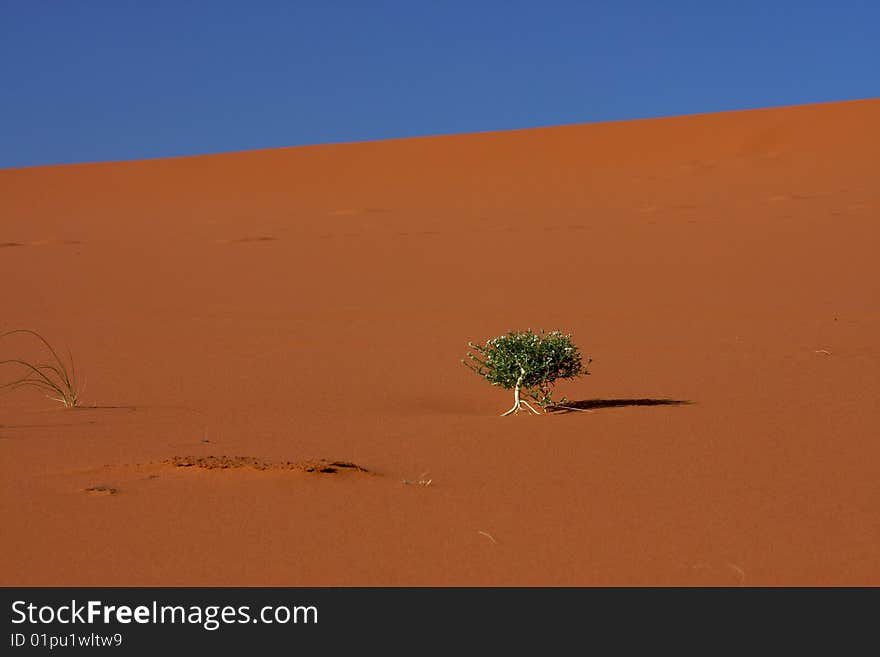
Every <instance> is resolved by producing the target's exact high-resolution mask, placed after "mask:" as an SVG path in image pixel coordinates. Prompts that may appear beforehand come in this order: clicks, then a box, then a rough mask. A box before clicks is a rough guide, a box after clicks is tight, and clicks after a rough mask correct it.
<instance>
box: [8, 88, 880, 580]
mask: <svg viewBox="0 0 880 657" xmlns="http://www.w3.org/2000/svg"><path fill="white" fill-rule="evenodd" d="M878 126H880V100H865V101H855V102H846V103H829V104H821V105H812V106H802V107H786V108H778V109H768V110H758V111H745V112H731V113H723V114H712V115H698V116H686V117H678V118H669V119H657V120H645V121H631V122H621V123H608V124H593V125H578V126H566V127H559V128H547V129H536V130H523V131H514V132H504V133H487V134H476V135H462V136H454V137H436V138H421V139H407V140H399V141H389V142H371V143H358V144H345V145H331V146H313V147H302V148H286V149H275V150H266V151H258V152H246V153H234V154H226V155H216V156H205V157H193V158H180V159H169V160H154V161H140V162H121V163H107V164H90V165H76V166H54V167H39V168H27V169H11V170H2V171H0V199H2V217H0V277H2V280H3V285H2V287H0V306H2V308H3V314H2V317H0V330H2V331H5V330H9V329H14V328H32V329H36V330H38V331H40V332H41V333H43V334H44V335H45V336H46V337H47V338H49V339H50V340H51V341H53V342H54V343H56V345H58V346H59V347H62V348H67V347H69V348H70V350H71V351H72V352H73V355H74V357H75V358H76V363H77V367H78V369H79V372H80V374H81V378H84V379H85V391H84V393H83V398H84V403H85V404H90V405H97V407H96V408H80V409H77V410H65V409H62V408H60V407H59V405H58V404H56V403H54V402H52V401H49V400H47V399H45V398H44V397H43V396H42V395H41V394H40V393H39V391H35V390H20V391H16V392H13V393H8V394H4V395H2V396H0V486H2V495H0V523H2V532H0V554H2V557H3V559H2V562H0V584H2V585H6V586H11V585H168V586H176V585H254V586H256V585H291V586H299V585H333V586H335V585H356V586H359V585H407V586H408V585H600V584H601V585H691V584H695V585H738V584H745V585H874V586H876V585H880V488H878V481H880V476H878V475H880V465H878V464H880V442H878V436H880V406H878V403H877V393H878V390H880V368H878V355H880V347H878V340H877V336H878V335H880V313H878V300H880V295H878V285H880V264H878V259H877V256H876V252H877V245H878V238H880V229H878V211H880V173H878V172H880V128H878ZM529 327H531V328H533V329H539V328H545V329H548V330H549V329H561V330H563V331H565V332H571V333H572V334H573V336H574V340H575V342H576V343H577V344H579V345H580V346H581V349H582V351H583V352H584V353H585V355H589V356H592V357H593V359H594V361H593V365H592V367H591V369H592V371H593V375H592V376H590V377H585V378H582V379H577V380H575V381H571V382H563V383H562V384H560V385H559V386H558V391H559V393H561V394H564V395H566V396H567V397H568V398H569V399H574V400H609V401H607V402H603V401H597V402H593V403H592V404H591V405H592V406H593V408H592V412H590V413H569V414H553V415H548V416H543V417H534V416H525V415H520V416H516V417H508V418H499V417H498V414H499V413H501V412H503V411H504V410H507V408H509V407H510V404H511V401H512V395H511V394H510V393H509V392H508V391H504V390H500V389H497V388H492V387H491V386H489V385H488V384H487V383H486V382H485V381H482V380H480V379H479V378H477V377H476V376H475V375H474V374H473V373H471V372H470V371H468V370H467V369H466V368H465V367H463V366H462V365H461V363H460V358H461V357H463V355H464V353H465V351H466V343H467V341H468V340H472V341H479V340H484V339H486V338H488V337H492V336H495V335H498V334H500V333H503V332H506V331H507V330H509V329H525V328H529ZM37 354H38V351H37V350H36V349H35V348H34V347H33V346H32V345H31V344H30V342H28V341H27V340H26V339H23V338H22V336H13V337H9V338H6V339H5V340H2V341H0V359H2V358H9V357H13V356H22V355H27V356H28V357H35V356H36V355H37ZM3 372H5V374H4V375H3V376H4V377H5V378H3V379H2V380H7V379H8V378H10V377H11V375H12V374H14V369H7V370H3ZM641 399H672V400H680V401H689V402H692V403H691V404H680V405H646V404H633V403H628V402H625V401H614V400H641ZM207 456H212V457H231V458H230V460H228V461H224V460H223V459H217V458H214V459H202V460H199V457H207ZM181 457H183V458H184V459H188V460H187V461H186V462H187V463H188V464H189V465H190V467H178V465H179V463H180V460H179V459H180V458H181ZM239 457H244V458H239ZM175 458H177V459H178V461H175V460H174V459H175ZM321 459H326V460H327V461H328V462H329V461H340V462H344V463H348V464H357V465H358V466H361V467H363V468H365V469H367V470H368V471H369V472H362V471H359V470H358V469H357V468H352V467H342V468H338V469H337V470H336V471H335V472H320V468H319V469H314V468H313V469H312V470H311V471H310V470H309V469H308V468H306V467H301V465H297V466H296V467H283V464H288V463H292V464H305V463H318V462H320V460H321ZM206 463H207V464H209V465H210V464H213V465H211V466H210V467H200V464H201V465H204V464H206ZM218 463H220V464H221V465H222V464H223V463H231V464H232V466H234V467H219V466H217V464H218ZM254 464H263V465H266V467H253V466H254ZM267 464H268V465H267ZM404 480H406V481H407V482H409V483H404ZM420 481H421V482H422V483H421V484H420V483H419V482H420ZM427 481H430V485H425V482H427ZM87 489H91V490H87Z"/></svg>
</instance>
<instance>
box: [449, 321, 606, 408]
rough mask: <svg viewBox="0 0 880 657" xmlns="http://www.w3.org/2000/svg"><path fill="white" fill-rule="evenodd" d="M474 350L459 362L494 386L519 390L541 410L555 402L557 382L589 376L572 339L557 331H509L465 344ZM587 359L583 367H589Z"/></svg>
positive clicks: (563, 401)
mask: <svg viewBox="0 0 880 657" xmlns="http://www.w3.org/2000/svg"><path fill="white" fill-rule="evenodd" d="M468 347H470V348H471V349H472V350H473V353H472V352H468V354H467V359H468V360H462V362H463V363H464V364H465V365H466V366H467V367H469V368H470V369H472V370H473V371H474V372H476V373H477V374H479V375H480V376H482V377H483V378H484V379H486V380H487V381H489V383H491V384H492V385H493V386H501V387H502V388H504V389H506V390H510V389H513V388H517V387H519V388H520V389H521V390H523V391H524V392H525V393H526V394H527V395H529V396H530V397H531V398H532V399H534V400H535V401H536V402H538V403H539V404H540V405H541V406H543V407H544V408H547V407H549V406H553V405H555V404H557V403H560V404H562V403H565V399H562V400H560V401H559V402H554V401H553V399H552V387H553V384H554V383H555V382H556V381H557V380H558V379H572V378H574V377H576V376H579V375H581V374H589V372H588V371H587V369H586V366H585V365H584V363H583V361H582V358H581V354H580V352H579V351H578V348H577V347H576V346H575V345H574V343H573V342H572V341H571V335H566V334H564V333H561V332H559V331H553V332H551V333H545V332H544V331H541V332H540V333H533V332H532V330H531V329H528V330H527V331H525V332H521V331H519V332H518V331H510V332H509V333H507V334H506V335H501V336H499V337H497V338H492V339H491V340H488V341H486V343H485V344H474V343H472V342H469V343H468ZM590 362H591V360H590V359H587V363H586V365H589V364H590Z"/></svg>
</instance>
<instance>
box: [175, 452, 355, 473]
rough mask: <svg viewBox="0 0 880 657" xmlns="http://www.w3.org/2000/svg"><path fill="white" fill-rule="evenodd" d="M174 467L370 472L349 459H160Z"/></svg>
mask: <svg viewBox="0 0 880 657" xmlns="http://www.w3.org/2000/svg"><path fill="white" fill-rule="evenodd" d="M162 463H163V464H165V465H172V466H174V467H176V468H198V469H201V470H230V469H236V468H251V469H253V470H297V471H299V472H314V473H319V474H336V473H338V472H341V471H349V472H362V473H367V474H372V473H371V472H370V471H369V470H367V469H366V468H364V467H361V466H360V465H357V464H356V463H351V462H350V461H328V460H325V459H319V460H317V461H302V462H300V463H295V462H293V461H268V460H264V459H258V458H255V457H253V456H172V457H171V458H170V459H166V460H164V461H162Z"/></svg>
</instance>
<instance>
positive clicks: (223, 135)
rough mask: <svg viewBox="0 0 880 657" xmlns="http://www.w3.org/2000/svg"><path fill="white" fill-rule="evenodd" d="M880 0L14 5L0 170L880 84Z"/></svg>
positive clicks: (642, 112)
mask: <svg viewBox="0 0 880 657" xmlns="http://www.w3.org/2000/svg"><path fill="white" fill-rule="evenodd" d="M878 26H880V2H877V0H862V1H859V0H836V1H832V0H823V1H815V0H803V1H795V0H762V1H756V0H730V1H728V0H702V1H700V0H666V1H661V0H616V1H615V0H607V1H602V0H596V1H588V0H584V1H582V2H574V1H559V2H554V1H552V0H543V1H537V0H535V1H532V2H519V1H517V0H507V1H504V2H502V1H495V0H491V1H485V2H480V1H479V0H472V1H471V2H458V1H456V0H449V1H446V2H442V1H434V2H428V1H424V0H410V1H386V2H370V1H369V0H362V1H360V2H358V1H354V0H348V1H342V0H339V1H335V0H323V1H314V2H313V1H297V0H289V1H288V2H269V1H260V0H251V1H250V2H243V1H241V2H229V1H224V0H216V1H213V2H207V1H205V2H199V1H191V0H173V1H165V0H143V1H136V0H92V1H90V0H0V82H2V84H0V168H7V167H21V166H31V165H40V164H56V163H69V162H92V161H105V160H123V159H141V158H154V157H170V156H177V155H193V154H199V153H212V152H224V151H235V150H246V149H254V148H271V147H277V146H294V145H302V144H315V143H328V142H345V141H360V140H372V139H389V138H395V137H410V136H417V135H436V134H449V133H460V132H478V131H486V130H507V129H513V128H528V127H535V126H543V125H559V124H569V123H585V122H593V121H611V120H622V119H632V118H643V117H654V116H669V115H675V114H693V113H701V112H715V111H723V110H732V109H747V108H754V107H767V106H776V105H792V104H800V103H813V102H825V101H834V100H850V99H856V98H869V97H877V96H880V91H878V87H880V73H878V71H880V39H878V38H877V29H878Z"/></svg>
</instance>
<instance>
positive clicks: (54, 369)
mask: <svg viewBox="0 0 880 657" xmlns="http://www.w3.org/2000/svg"><path fill="white" fill-rule="evenodd" d="M16 334H26V335H30V336H33V337H34V338H36V339H37V340H39V341H40V342H41V343H42V344H43V346H44V347H46V349H47V350H48V351H49V353H50V354H51V355H52V360H51V361H50V362H48V363H38V362H31V361H28V360H24V359H23V358H9V359H6V360H2V361H0V365H18V366H19V367H20V368H23V370H24V375H23V376H20V377H19V378H17V379H15V380H13V381H9V382H8V383H3V384H0V390H2V389H7V390H15V389H17V388H23V387H32V388H37V389H38V390H42V391H43V392H45V393H46V396H47V397H49V399H52V400H54V401H57V402H60V403H61V404H62V405H64V407H65V408H74V407H76V406H78V405H79V392H80V391H79V386H78V385H77V381H76V366H75V365H74V362H73V355H72V354H71V353H70V352H69V351H68V352H67V356H68V358H69V360H70V367H69V368H68V366H67V364H66V363H65V362H64V361H63V360H62V359H61V357H60V356H59V355H58V352H57V351H55V348H54V347H53V346H52V345H51V344H49V341H48V340H46V338H44V337H43V336H42V335H40V334H39V333H37V332H36V331H32V330H30V329H16V330H14V331H7V332H6V333H3V334H0V338H5V337H8V336H11V335H16ZM53 395H54V396H53Z"/></svg>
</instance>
